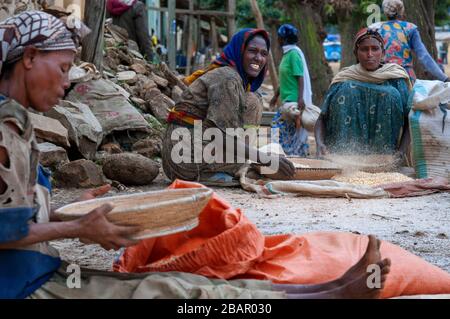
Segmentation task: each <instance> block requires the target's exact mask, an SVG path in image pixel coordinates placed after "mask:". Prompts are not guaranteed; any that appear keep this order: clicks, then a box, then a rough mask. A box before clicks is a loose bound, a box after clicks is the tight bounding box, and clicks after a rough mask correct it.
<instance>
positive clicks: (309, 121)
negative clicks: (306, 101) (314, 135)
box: [302, 104, 320, 132]
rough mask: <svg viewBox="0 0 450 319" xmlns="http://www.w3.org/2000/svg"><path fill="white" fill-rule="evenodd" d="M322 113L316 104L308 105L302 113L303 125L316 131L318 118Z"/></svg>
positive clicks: (309, 129)
mask: <svg viewBox="0 0 450 319" xmlns="http://www.w3.org/2000/svg"><path fill="white" fill-rule="evenodd" d="M319 115H320V108H319V107H317V106H315V105H312V104H311V105H306V107H305V110H304V111H303V113H302V125H303V127H304V128H306V129H307V130H308V131H310V132H312V131H314V126H315V125H316V122H317V119H318V118H319Z"/></svg>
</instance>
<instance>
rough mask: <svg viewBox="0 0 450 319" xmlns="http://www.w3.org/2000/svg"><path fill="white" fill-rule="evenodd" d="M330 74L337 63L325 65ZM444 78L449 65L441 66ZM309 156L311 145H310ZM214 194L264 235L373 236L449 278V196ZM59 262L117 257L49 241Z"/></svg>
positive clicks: (85, 263) (99, 262)
mask: <svg viewBox="0 0 450 319" xmlns="http://www.w3.org/2000/svg"><path fill="white" fill-rule="evenodd" d="M330 66H331V68H332V70H333V72H334V73H337V72H338V70H339V63H331V64H330ZM446 73H447V74H450V65H447V66H446ZM272 90H273V88H272V87H271V86H270V84H269V83H268V85H267V86H266V87H265V91H266V94H264V96H263V97H264V102H265V103H264V104H265V108H266V109H268V105H269V101H270V99H271V98H272V96H273V91H272ZM310 142H311V146H312V149H311V150H310V151H311V153H312V154H314V152H315V150H314V143H313V140H311V141H310ZM169 184H170V183H169V181H167V180H165V178H164V177H163V175H160V176H159V177H158V178H157V180H156V181H155V182H154V183H153V184H152V185H151V186H147V187H136V188H128V189H127V190H125V191H122V192H119V191H118V190H114V189H113V191H111V192H110V193H109V194H108V195H107V196H112V195H118V194H125V193H133V192H145V191H150V190H159V189H163V188H165V187H167V186H168V185H169ZM215 191H216V192H217V193H218V194H219V195H220V196H222V197H223V198H225V199H226V200H227V201H228V202H230V204H232V205H233V206H234V207H239V208H242V209H243V211H244V212H245V214H246V216H247V217H248V218H249V219H250V220H251V221H252V222H254V223H255V224H256V225H257V226H258V228H259V229H260V230H261V231H262V232H263V233H264V234H266V235H274V234H285V233H292V234H302V233H306V232H315V231H343V232H353V233H358V234H375V235H377V236H378V237H379V238H380V239H382V240H387V241H390V242H392V243H394V244H397V245H400V246H401V247H402V248H404V249H406V250H408V251H409V252H411V253H414V254H416V255H418V256H420V257H422V258H424V259H425V260H427V261H428V262H430V263H432V264H434V265H436V266H438V267H440V268H442V269H444V270H446V271H448V272H450V194H436V195H431V196H425V197H416V198H408V199H373V200H352V201H349V200H347V199H318V198H308V197H304V198H282V199H261V198H259V197H258V196H257V195H256V194H252V193H247V192H245V191H243V190H242V189H238V188H233V189H223V188H217V189H215ZM82 192H83V190H79V189H56V190H54V194H53V198H52V204H53V205H55V206H61V205H64V204H68V203H70V202H72V201H73V200H74V199H75V198H77V197H78V196H79V195H80V194H81V193H82ZM53 245H54V246H55V247H56V248H58V250H59V251H60V253H61V256H62V258H63V259H64V260H66V261H68V262H73V263H77V264H79V265H80V266H82V267H89V268H94V269H102V270H109V269H110V268H111V264H112V262H113V260H114V258H115V257H116V256H118V255H119V254H120V251H119V252H112V251H111V252H107V251H104V250H103V249H101V248H100V247H99V246H96V245H88V246H87V245H84V244H82V243H80V242H79V241H78V240H62V241H55V242H53Z"/></svg>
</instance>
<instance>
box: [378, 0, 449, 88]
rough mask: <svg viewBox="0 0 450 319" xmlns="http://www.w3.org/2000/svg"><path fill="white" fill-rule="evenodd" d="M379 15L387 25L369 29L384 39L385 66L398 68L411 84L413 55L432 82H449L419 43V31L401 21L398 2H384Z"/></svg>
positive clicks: (402, 15)
mask: <svg viewBox="0 0 450 319" xmlns="http://www.w3.org/2000/svg"><path fill="white" fill-rule="evenodd" d="M383 11H384V14H385V15H386V17H387V19H388V21H386V22H381V23H376V24H373V25H371V26H370V28H371V29H376V30H377V31H378V32H379V33H380V34H381V36H382V37H383V39H384V45H385V49H386V55H385V62H386V63H396V64H398V65H401V66H402V67H403V68H404V69H405V70H406V71H407V72H408V74H409V77H410V78H411V81H412V82H415V80H416V78H417V77H416V74H415V72H414V64H413V56H412V52H414V53H415V54H416V56H417V60H418V61H420V63H421V64H422V66H423V67H424V69H425V71H427V72H428V73H430V74H431V76H432V77H433V78H434V79H435V80H439V81H443V82H449V81H450V79H449V78H448V76H447V75H446V74H445V73H444V72H443V71H442V70H441V68H440V67H439V65H438V63H437V62H436V61H435V60H433V58H432V57H431V55H430V53H429V52H428V50H427V48H426V47H425V45H424V44H423V42H422V39H421V37H420V33H419V30H418V28H417V26H416V25H415V24H412V23H411V22H407V21H405V6H404V4H403V1H402V0H384V1H383Z"/></svg>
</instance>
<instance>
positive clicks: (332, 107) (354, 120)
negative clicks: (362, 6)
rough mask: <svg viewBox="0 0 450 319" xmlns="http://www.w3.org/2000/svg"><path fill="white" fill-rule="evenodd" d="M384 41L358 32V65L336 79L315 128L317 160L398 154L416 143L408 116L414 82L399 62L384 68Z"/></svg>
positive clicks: (375, 34)
mask: <svg viewBox="0 0 450 319" xmlns="http://www.w3.org/2000/svg"><path fill="white" fill-rule="evenodd" d="M383 43H384V41H383V38H382V37H381V35H380V34H379V33H378V32H376V31H375V30H373V29H367V28H365V29H363V30H361V31H359V32H358V34H357V35H356V38H355V43H354V49H353V50H354V54H355V56H356V59H357V61H358V64H356V65H353V66H351V67H348V68H344V69H342V70H341V71H340V72H339V73H338V74H337V75H336V76H335V77H334V79H333V81H332V83H331V86H330V88H329V90H328V93H327V95H326V97H325V101H324V102H323V104H322V108H321V109H322V112H321V114H320V116H319V119H318V120H317V123H316V127H315V135H316V143H317V157H319V158H320V157H322V156H324V155H326V154H327V153H328V152H331V153H351V154H354V153H357V154H361V153H363V154H364V153H365V154H394V153H397V154H398V155H399V157H400V158H402V157H404V155H405V153H406V151H407V146H408V145H409V143H410V135H409V124H408V123H409V122H408V114H409V111H410V108H411V105H410V101H411V99H410V97H411V92H412V84H411V81H410V79H409V74H408V73H407V72H406V70H405V69H404V68H402V67H401V66H399V65H398V64H395V63H386V64H383V63H382V61H383V57H384V52H385V50H384V46H383Z"/></svg>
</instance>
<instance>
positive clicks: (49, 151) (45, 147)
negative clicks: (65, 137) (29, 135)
mask: <svg viewBox="0 0 450 319" xmlns="http://www.w3.org/2000/svg"><path fill="white" fill-rule="evenodd" d="M38 148H39V152H40V154H39V155H40V157H39V162H40V163H41V164H42V165H44V166H45V167H50V168H52V169H55V168H57V167H59V166H61V165H63V164H66V163H68V162H69V158H68V157H67V152H66V150H65V149H64V148H62V147H59V146H56V145H55V144H52V143H47V142H46V143H40V144H38Z"/></svg>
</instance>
